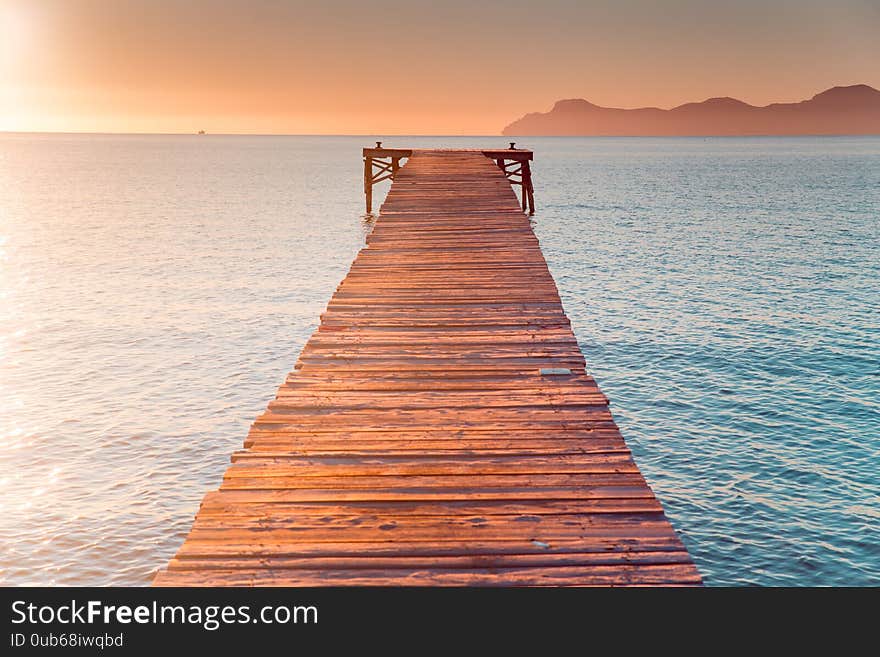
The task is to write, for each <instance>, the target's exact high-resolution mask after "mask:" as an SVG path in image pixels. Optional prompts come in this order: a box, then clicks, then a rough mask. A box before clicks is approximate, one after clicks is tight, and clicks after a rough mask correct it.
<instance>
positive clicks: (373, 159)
mask: <svg viewBox="0 0 880 657" xmlns="http://www.w3.org/2000/svg"><path fill="white" fill-rule="evenodd" d="M476 152H480V153H482V154H483V155H485V156H486V157H488V158H490V159H492V160H494V161H495V163H496V164H497V165H498V167H499V168H500V169H501V170H502V171H503V172H504V175H505V176H507V179H508V180H509V181H510V184H511V185H514V186H518V187H519V188H520V190H521V199H522V201H521V203H522V209H523V212H525V211H526V210H528V213H529V214H535V188H534V185H533V184H532V167H531V165H530V164H529V163H530V162H531V161H532V160H533V159H534V153H533V152H532V151H531V150H528V149H525V148H516V142H510V148H501V149H487V150H482V149H480V150H477V151H476ZM363 154H364V196H365V197H366V205H367V212H372V211H373V185H375V184H376V183H380V182H382V181H383V180H394V175H395V174H396V173H397V171H398V169H400V167H401V166H402V165H401V163H400V161H401V160H405V159H407V158H410V157H412V154H413V149H411V148H383V147H382V142H381V141H377V142H376V146H375V147H374V148H365V149H364V150H363Z"/></svg>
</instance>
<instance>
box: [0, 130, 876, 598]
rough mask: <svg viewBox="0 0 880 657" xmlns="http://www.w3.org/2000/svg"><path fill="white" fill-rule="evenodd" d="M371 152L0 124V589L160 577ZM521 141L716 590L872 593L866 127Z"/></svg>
mask: <svg viewBox="0 0 880 657" xmlns="http://www.w3.org/2000/svg"><path fill="white" fill-rule="evenodd" d="M371 141H372V139H370V138H350V137H338V138H334V137H223V136H202V137H199V136H109V135H108V136H100V135H80V136H73V135H52V136H49V135H9V134H7V135H0V581H2V582H3V583H7V584H147V583H148V582H149V580H150V577H151V575H152V573H153V572H154V571H155V569H156V568H158V567H160V566H162V565H163V564H164V562H165V561H166V560H167V559H168V558H169V557H170V556H171V555H172V554H173V553H174V552H175V550H176V549H177V547H178V546H179V545H180V543H181V541H182V540H183V537H184V534H185V533H186V531H187V529H188V527H189V524H190V522H191V520H192V516H193V514H194V513H195V511H196V508H197V507H198V504H199V501H200V499H201V497H202V495H203V494H204V493H205V492H206V491H207V490H208V489H212V488H216V486H217V485H218V484H219V482H220V477H221V474H222V472H223V470H224V469H225V467H226V465H227V463H228V460H229V455H230V453H231V452H232V451H233V450H234V449H237V448H239V447H240V446H241V443H242V440H243V439H244V436H245V434H246V432H247V428H248V426H249V424H250V423H251V421H252V420H253V418H254V416H255V415H256V414H257V413H258V412H260V411H261V410H262V409H263V408H264V406H265V404H266V403H267V401H268V400H269V399H270V398H271V397H272V396H273V395H274V393H275V390H276V387H277V386H278V385H279V383H280V382H281V381H282V380H283V378H284V376H285V374H286V373H287V372H288V371H289V370H290V369H291V368H292V366H293V363H294V361H295V360H296V355H297V353H298V351H299V350H300V348H301V347H302V345H303V344H304V343H305V340H306V339H307V337H308V336H309V335H310V333H311V331H312V330H313V329H314V328H315V327H316V325H317V321H318V315H319V313H320V312H321V311H322V310H323V308H324V306H325V304H326V302H327V300H328V299H329V297H330V294H331V293H332V292H333V289H334V288H335V286H336V285H337V283H338V282H339V281H340V280H341V279H342V277H343V276H344V275H345V273H346V271H347V269H348V265H349V263H350V262H351V260H352V259H353V257H354V256H355V254H356V252H357V250H358V249H359V248H360V247H361V246H362V244H363V241H364V234H365V231H366V230H368V229H369V228H368V226H369V224H368V223H367V222H366V221H365V218H364V216H363V207H362V203H363V199H362V190H361V175H362V174H361V167H362V165H361V160H360V155H359V149H360V148H361V147H362V146H364V145H368V144H369V143H370V142H371ZM386 145H388V146H393V145H399V146H404V147H408V146H445V147H455V146H457V145H461V146H477V145H486V146H499V147H504V146H506V142H505V141H504V140H503V139H501V138H498V137H486V138H473V137H471V138H396V139H393V140H386ZM521 145H522V146H528V147H532V148H534V149H535V151H536V161H535V165H534V176H535V187H536V196H537V202H538V213H537V214H536V215H535V219H534V223H535V230H536V232H537V234H538V236H539V238H540V240H541V244H542V246H543V249H544V253H545V254H546V256H547V259H548V262H549V263H550V267H551V270H552V272H553V274H554V276H555V278H556V281H557V283H558V285H559V288H560V292H561V294H562V298H563V301H564V303H565V307H566V309H567V311H568V313H569V316H570V317H571V319H572V323H573V325H574V328H575V331H576V333H577V336H578V339H579V340H580V343H581V347H582V348H583V351H584V353H585V355H586V358H587V363H588V367H589V369H590V371H591V373H592V374H593V375H594V376H595V377H596V378H597V379H598V381H599V383H600V385H601V386H602V387H603V388H604V390H605V392H606V393H607V394H608V395H609V397H610V398H611V399H612V410H613V411H614V413H615V415H616V417H617V420H618V422H619V423H620V425H621V428H622V429H623V432H624V435H625V436H626V438H627V440H628V442H629V444H630V446H631V447H632V449H633V451H634V453H635V455H636V460H637V462H638V464H639V465H640V466H641V468H642V471H643V472H644V474H645V476H646V477H647V479H648V480H649V482H650V483H651V485H652V486H653V487H654V490H655V491H656V492H657V494H658V496H659V497H660V499H661V500H662V501H663V503H664V505H665V507H666V510H667V513H668V515H669V517H670V518H671V520H672V522H673V524H674V525H675V527H676V529H677V530H678V531H679V532H680V533H681V535H682V538H683V540H684V542H685V543H686V545H687V547H688V548H689V550H690V551H691V553H692V555H693V557H694V560H695V561H696V563H697V566H698V567H699V569H700V571H701V572H702V573H703V575H704V576H705V579H706V582H707V583H708V584H763V585H801V584H805V585H806V584H809V585H841V584H856V585H863V584H875V585H876V584H878V583H880V474H878V468H880V321H878V319H880V318H878V308H880V138H784V139H776V138H741V139H740V138H719V139H701V138H688V139H674V138H667V139H648V138H631V139H619V138H598V139H580V138H578V139H567V138H535V139H524V140H522V142H521Z"/></svg>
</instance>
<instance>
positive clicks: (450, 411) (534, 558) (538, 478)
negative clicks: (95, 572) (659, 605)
mask: <svg viewBox="0 0 880 657" xmlns="http://www.w3.org/2000/svg"><path fill="white" fill-rule="evenodd" d="M546 368H567V369H569V370H571V372H572V373H571V374H562V375H558V374H557V375H542V374H541V373H540V372H541V370H542V369H546ZM244 447H245V448H244V449H243V450H241V451H238V452H236V453H235V454H234V455H233V457H232V461H233V463H232V465H231V466H230V467H229V469H228V470H227V471H226V474H225V475H224V477H223V482H222V484H221V486H220V488H219V490H217V491H214V492H209V493H208V494H207V495H206V496H205V498H204V500H203V502H202V505H201V508H200V509H199V513H198V515H197V516H196V519H195V523H194V524H193V527H192V530H191V531H190V533H189V536H188V537H187V538H186V541H185V542H184V544H183V546H182V547H181V548H180V550H179V551H178V553H177V555H176V556H175V557H174V558H173V559H172V560H171V562H170V563H169V564H168V566H167V568H165V569H163V570H161V571H160V572H159V573H158V574H157V576H156V578H155V581H154V583H155V584H156V585H166V586H188V585H194V586H196V585H198V586H202V585H218V586H229V585H246V586H247V585H257V586H262V585H266V586H269V585H272V586H275V585H294V586H295V585H304V586H305V585H308V586H312V585H383V584H392V585H399V584H411V585H452V586H460V585H550V586H560V585H576V586H587V585H693V584H699V583H700V576H699V574H698V573H697V570H696V569H695V567H694V565H693V563H692V562H691V560H690V557H689V556H688V554H687V552H686V551H685V548H684V547H683V545H682V544H681V542H680V540H679V539H678V537H677V536H676V535H675V532H674V531H673V529H672V526H671V525H670V524H669V522H668V520H667V519H666V517H665V515H664V514H663V510H662V507H661V506H660V504H659V502H658V501H657V500H656V498H655V497H654V495H653V493H652V492H651V490H650V488H649V487H648V485H647V484H646V483H645V480H644V478H643V477H642V475H641V474H640V473H639V470H638V468H637V467H636V465H635V463H634V462H633V460H632V456H631V454H630V452H629V450H628V449H627V447H626V444H625V443H624V441H623V438H622V436H621V435H620V432H619V431H618V429H617V427H616V425H615V423H614V420H613V418H612V416H611V414H610V412H609V410H608V400H607V399H606V397H605V396H604V395H603V394H602V392H601V391H600V390H599V388H598V386H597V385H596V382H595V381H594V380H593V379H592V378H591V377H590V376H588V375H587V374H586V373H585V363H584V358H583V356H582V354H581V352H580V349H579V348H578V344H577V341H576V339H575V337H574V335H573V334H572V331H571V328H570V325H569V321H568V318H567V317H566V316H565V312H564V310H563V308H562V304H561V302H560V299H559V295H558V293H557V289H556V285H555V283H554V281H553V279H552V277H551V275H550V272H549V270H548V269H547V265H546V263H545V261H544V257H543V255H542V253H541V250H540V247H539V245H538V241H537V239H536V238H535V235H534V233H533V232H532V229H531V226H530V224H529V220H528V218H527V217H526V215H525V214H524V213H523V212H522V211H521V210H520V208H519V203H518V202H517V198H516V196H515V194H514V192H513V190H512V188H511V186H510V184H509V183H508V181H507V179H506V178H505V177H504V175H503V173H502V172H501V170H500V169H499V168H498V167H497V166H496V165H495V164H494V163H493V161H492V160H490V159H488V158H487V157H484V156H483V155H482V154H481V152H479V151H414V152H413V153H412V157H411V158H410V160H409V162H408V163H407V164H406V165H405V166H404V167H402V168H401V169H400V170H398V171H397V173H396V175H395V179H394V183H393V185H392V187H391V190H390V192H389V193H388V197H387V199H386V201H385V203H384V205H383V207H382V213H381V216H380V218H379V219H378V220H377V222H376V224H375V227H374V229H373V231H372V233H371V234H370V236H369V238H368V240H367V247H366V248H365V249H363V250H362V251H361V252H360V254H359V255H358V257H357V259H356V260H355V261H354V263H353V264H352V266H351V270H350V272H349V274H348V276H347V277H346V278H345V280H344V281H343V282H342V283H341V284H340V285H339V287H338V289H337V291H336V293H335V294H334V295H333V298H332V299H331V300H330V302H329V304H328V306H327V310H326V312H325V313H324V314H323V315H322V316H321V325H320V327H319V328H318V330H317V331H316V332H315V334H314V335H313V336H312V337H311V339H310V340H309V342H308V344H307V345H306V346H305V348H304V349H303V351H302V354H301V355H300V358H299V361H298V362H297V364H296V368H295V370H294V372H292V373H291V374H290V376H289V377H288V378H287V380H286V381H285V382H284V383H283V384H282V385H281V387H280V388H279V390H278V394H277V396H276V398H275V399H274V400H273V401H271V402H270V403H269V405H268V408H267V409H266V412H265V413H263V414H262V415H260V416H259V417H258V418H257V419H256V421H255V422H254V424H253V426H252V428H251V431H250V434H249V436H248V437H247V440H246V441H245V445H244Z"/></svg>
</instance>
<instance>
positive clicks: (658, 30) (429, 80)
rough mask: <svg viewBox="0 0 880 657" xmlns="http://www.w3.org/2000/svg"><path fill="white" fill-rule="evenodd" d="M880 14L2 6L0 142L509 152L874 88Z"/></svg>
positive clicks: (465, 1)
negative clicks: (482, 144)
mask: <svg viewBox="0 0 880 657" xmlns="http://www.w3.org/2000/svg"><path fill="white" fill-rule="evenodd" d="M878 33H880V2H876V1H875V0H826V1H824V2H818V1H815V0H761V1H757V0H738V1H737V2H706V1H704V2H697V1H695V0H664V1H663V2H657V1H656V0H607V1H606V0H602V1H595V2H590V1H587V0H543V1H541V2H525V1H517V0H504V1H500V0H499V1H496V0H481V1H480V2H475V1H474V0H446V1H445V2H443V3H439V2H436V0H432V1H429V2H426V1H422V0H374V1H372V2H363V1H362V0H357V1H354V0H324V1H323V2H319V3H316V2H299V1H297V0H290V1H286V2H285V1H282V0H274V1H272V0H247V1H244V0H242V1H239V0H223V1H220V0H217V1H215V2H207V1H204V0H119V1H118V2H115V1H112V0H0V130H20V131H56V130H57V131H95V132H194V131H196V130H199V129H204V130H206V131H208V132H214V133H218V132H232V133H296V134H311V133H315V134H385V135H388V134H498V133H499V131H500V130H501V129H502V127H503V126H504V125H506V124H507V123H509V122H510V121H512V120H513V119H515V118H517V117H519V116H521V115H523V114H524V113H526V112H530V111H539V110H540V111H546V110H547V109H549V107H550V106H551V105H552V104H553V102H554V101H556V100H558V99H561V98H574V97H582V98H586V99H588V100H590V101H591V102H594V103H597V104H600V105H604V106H616V107H638V106H646V105H651V106H660V107H671V106H674V105H677V104H680V103H683V102H687V101H698V100H703V99H705V98H708V97H711V96H734V97H737V98H739V99H741V100H744V101H746V102H750V103H753V104H767V103H770V102H774V101H795V100H802V99H804V98H809V97H810V96H812V95H813V94H815V93H816V92H818V91H821V90H823V89H826V88H828V87H831V86H834V85H848V84H855V83H865V84H869V85H871V86H874V87H878V88H880V39H878V38H877V34H878Z"/></svg>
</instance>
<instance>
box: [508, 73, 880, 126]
mask: <svg viewBox="0 0 880 657" xmlns="http://www.w3.org/2000/svg"><path fill="white" fill-rule="evenodd" d="M503 134H505V135H596V136H598V135H608V136H612V135H617V136H625V135H634V136H635V135H643V136H648V135H664V136H665V135H677V136H703V135H705V136H709V135H874V134H880V91H878V90H877V89H874V88H873V87H869V86H868V85H866V84H856V85H853V86H850V87H834V88H832V89H828V90H827V91H823V92H822V93H819V94H816V95H815V96H813V97H812V98H811V99H809V100H804V101H801V102H799V103H773V104H772V105H767V106H765V107H755V106H754V105H749V104H748V103H744V102H742V101H741V100H737V99H735V98H710V99H709V100H704V101H703V102H702V103H686V104H684V105H679V106H678V107H674V108H672V109H669V110H664V109H658V108H656V107H644V108H641V109H615V108H611V107H599V106H598V105H594V104H593V103H590V102H587V101H586V100H583V99H573V100H560V101H559V102H557V103H556V105H554V106H553V109H552V110H550V111H549V112H547V113H543V114H542V113H540V112H535V113H532V114H526V115H525V116H524V117H522V118H521V119H519V120H517V121H514V122H513V123H511V124H510V125H509V126H507V127H506V128H504V131H503Z"/></svg>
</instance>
